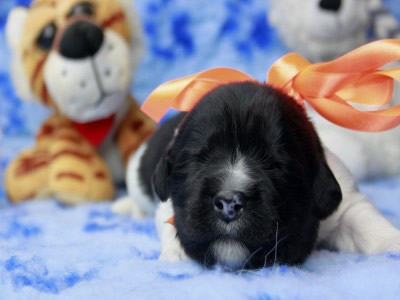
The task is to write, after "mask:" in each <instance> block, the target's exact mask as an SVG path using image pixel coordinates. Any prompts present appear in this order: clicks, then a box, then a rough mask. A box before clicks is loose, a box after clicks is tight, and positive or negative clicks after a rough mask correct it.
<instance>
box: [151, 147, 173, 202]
mask: <svg viewBox="0 0 400 300" xmlns="http://www.w3.org/2000/svg"><path fill="white" fill-rule="evenodd" d="M170 173H171V162H170V160H169V156H168V152H167V153H166V154H164V155H163V156H162V157H161V159H160V161H159V162H158V164H157V167H156V169H155V171H154V173H153V177H152V184H153V189H154V193H155V194H156V195H157V196H158V198H160V200H161V201H166V200H167V199H168V198H169V189H168V177H169V174H170Z"/></svg>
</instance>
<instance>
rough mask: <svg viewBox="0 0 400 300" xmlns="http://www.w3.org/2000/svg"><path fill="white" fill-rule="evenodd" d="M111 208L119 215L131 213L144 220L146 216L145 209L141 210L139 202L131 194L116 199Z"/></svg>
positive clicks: (135, 217)
mask: <svg viewBox="0 0 400 300" xmlns="http://www.w3.org/2000/svg"><path fill="white" fill-rule="evenodd" d="M111 210H112V212H113V213H116V214H119V215H130V216H132V218H134V219H137V220H142V219H144V218H145V217H146V214H145V213H144V212H143V210H141V209H140V207H139V206H138V205H137V203H136V202H135V201H134V200H133V199H132V198H131V197H129V196H125V197H122V198H120V199H118V200H117V201H115V203H114V204H113V205H112V207H111Z"/></svg>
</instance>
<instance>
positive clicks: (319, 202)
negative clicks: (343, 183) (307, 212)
mask: <svg viewBox="0 0 400 300" xmlns="http://www.w3.org/2000/svg"><path fill="white" fill-rule="evenodd" d="M313 191H314V199H315V211H314V213H315V214H316V216H317V217H318V218H319V219H320V220H323V219H326V218H327V217H328V216H329V215H330V214H332V213H333V212H334V211H335V210H336V209H337V207H338V206H339V204H340V201H341V200H342V191H341V189H340V185H339V183H338V182H337V180H336V178H335V176H334V175H333V173H332V171H331V169H330V168H329V166H328V164H327V163H326V161H325V158H321V161H320V163H319V169H318V172H317V176H316V177H315V180H314V185H313Z"/></svg>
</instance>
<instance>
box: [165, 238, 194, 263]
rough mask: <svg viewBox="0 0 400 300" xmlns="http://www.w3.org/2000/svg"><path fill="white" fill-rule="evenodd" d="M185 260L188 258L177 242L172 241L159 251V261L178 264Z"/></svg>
mask: <svg viewBox="0 0 400 300" xmlns="http://www.w3.org/2000/svg"><path fill="white" fill-rule="evenodd" d="M186 259H188V257H187V255H186V253H185V251H183V249H182V247H181V245H180V243H179V242H178V241H173V242H172V243H170V244H168V245H166V246H165V248H164V249H162V250H161V254H160V260H162V261H167V262H178V261H181V260H186Z"/></svg>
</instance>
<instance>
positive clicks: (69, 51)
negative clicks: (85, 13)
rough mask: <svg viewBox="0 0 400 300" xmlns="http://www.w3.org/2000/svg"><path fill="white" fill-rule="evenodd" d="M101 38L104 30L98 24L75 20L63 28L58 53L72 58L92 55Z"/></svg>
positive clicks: (100, 43)
mask: <svg viewBox="0 0 400 300" xmlns="http://www.w3.org/2000/svg"><path fill="white" fill-rule="evenodd" d="M103 40H104V32H103V29H101V28H100V27H99V26H97V25H96V24H93V23H90V22H88V21H83V20H82V21H77V22H75V23H74V24H72V25H70V26H69V27H68V28H67V29H66V30H65V32H64V34H63V36H62V38H61V41H60V53H61V55H62V56H64V57H67V58H72V59H82V58H86V57H89V56H94V55H95V54H96V53H97V51H99V49H100V47H101V45H102V44H103Z"/></svg>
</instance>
